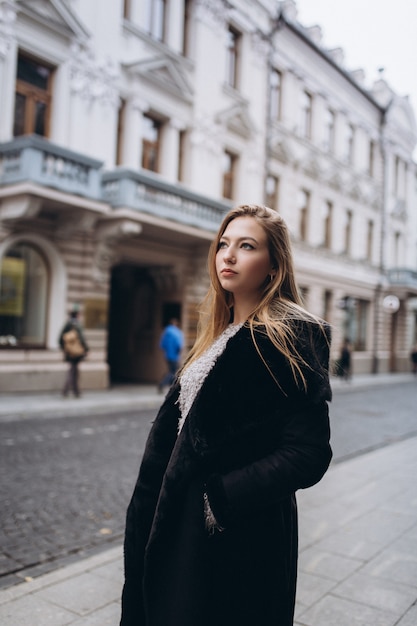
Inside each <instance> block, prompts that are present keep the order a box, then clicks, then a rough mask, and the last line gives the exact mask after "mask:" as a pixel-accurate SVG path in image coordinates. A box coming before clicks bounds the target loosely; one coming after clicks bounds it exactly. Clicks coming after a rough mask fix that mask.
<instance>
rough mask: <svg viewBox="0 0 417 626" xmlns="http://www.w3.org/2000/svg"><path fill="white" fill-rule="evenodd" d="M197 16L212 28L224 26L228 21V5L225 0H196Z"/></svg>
mask: <svg viewBox="0 0 417 626" xmlns="http://www.w3.org/2000/svg"><path fill="white" fill-rule="evenodd" d="M194 10H195V17H196V19H197V20H199V21H201V22H203V23H204V24H208V25H209V26H210V27H211V28H215V29H217V28H219V27H224V25H225V23H226V21H227V7H226V6H225V2H223V0H196V2H195V7H194Z"/></svg>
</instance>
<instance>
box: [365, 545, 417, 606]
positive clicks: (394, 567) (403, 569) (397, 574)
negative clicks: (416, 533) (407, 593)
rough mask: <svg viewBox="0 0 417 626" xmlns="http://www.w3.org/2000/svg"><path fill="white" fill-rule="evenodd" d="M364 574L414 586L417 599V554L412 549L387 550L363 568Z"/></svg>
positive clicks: (391, 548)
mask: <svg viewBox="0 0 417 626" xmlns="http://www.w3.org/2000/svg"><path fill="white" fill-rule="evenodd" d="M396 545H398V544H396ZM363 573H364V574H366V575H369V576H375V577H378V578H383V579H385V580H391V581H393V582H397V583H403V584H413V585H414V586H415V590H416V597H417V553H416V552H415V551H411V550H410V547H409V548H408V551H407V550H406V549H405V547H404V548H403V549H401V550H400V549H398V547H397V548H393V547H390V548H387V549H386V550H384V552H383V553H382V554H380V555H378V556H377V557H375V558H374V559H372V560H371V561H370V562H369V563H368V564H367V565H366V566H365V567H364V568H363Z"/></svg>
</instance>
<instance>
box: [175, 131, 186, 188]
mask: <svg viewBox="0 0 417 626" xmlns="http://www.w3.org/2000/svg"><path fill="white" fill-rule="evenodd" d="M186 142H187V131H186V130H181V131H180V136H179V146H178V174H177V176H178V180H179V181H180V182H184V181H185V167H184V165H185V150H186Z"/></svg>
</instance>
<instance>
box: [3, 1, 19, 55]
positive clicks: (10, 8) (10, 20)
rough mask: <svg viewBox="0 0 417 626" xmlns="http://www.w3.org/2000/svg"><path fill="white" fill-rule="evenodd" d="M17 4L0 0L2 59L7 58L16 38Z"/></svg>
mask: <svg viewBox="0 0 417 626" xmlns="http://www.w3.org/2000/svg"><path fill="white" fill-rule="evenodd" d="M15 22H16V5H15V3H14V2H10V1H9V0H0V59H1V58H5V57H6V55H7V53H8V51H9V49H10V47H11V44H12V42H13V41H14V39H15V27H14V25H15Z"/></svg>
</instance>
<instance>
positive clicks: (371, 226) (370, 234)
mask: <svg viewBox="0 0 417 626" xmlns="http://www.w3.org/2000/svg"><path fill="white" fill-rule="evenodd" d="M373 245H374V223H373V221H372V220H369V222H368V231H367V236H366V258H367V259H368V261H372V249H373Z"/></svg>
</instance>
